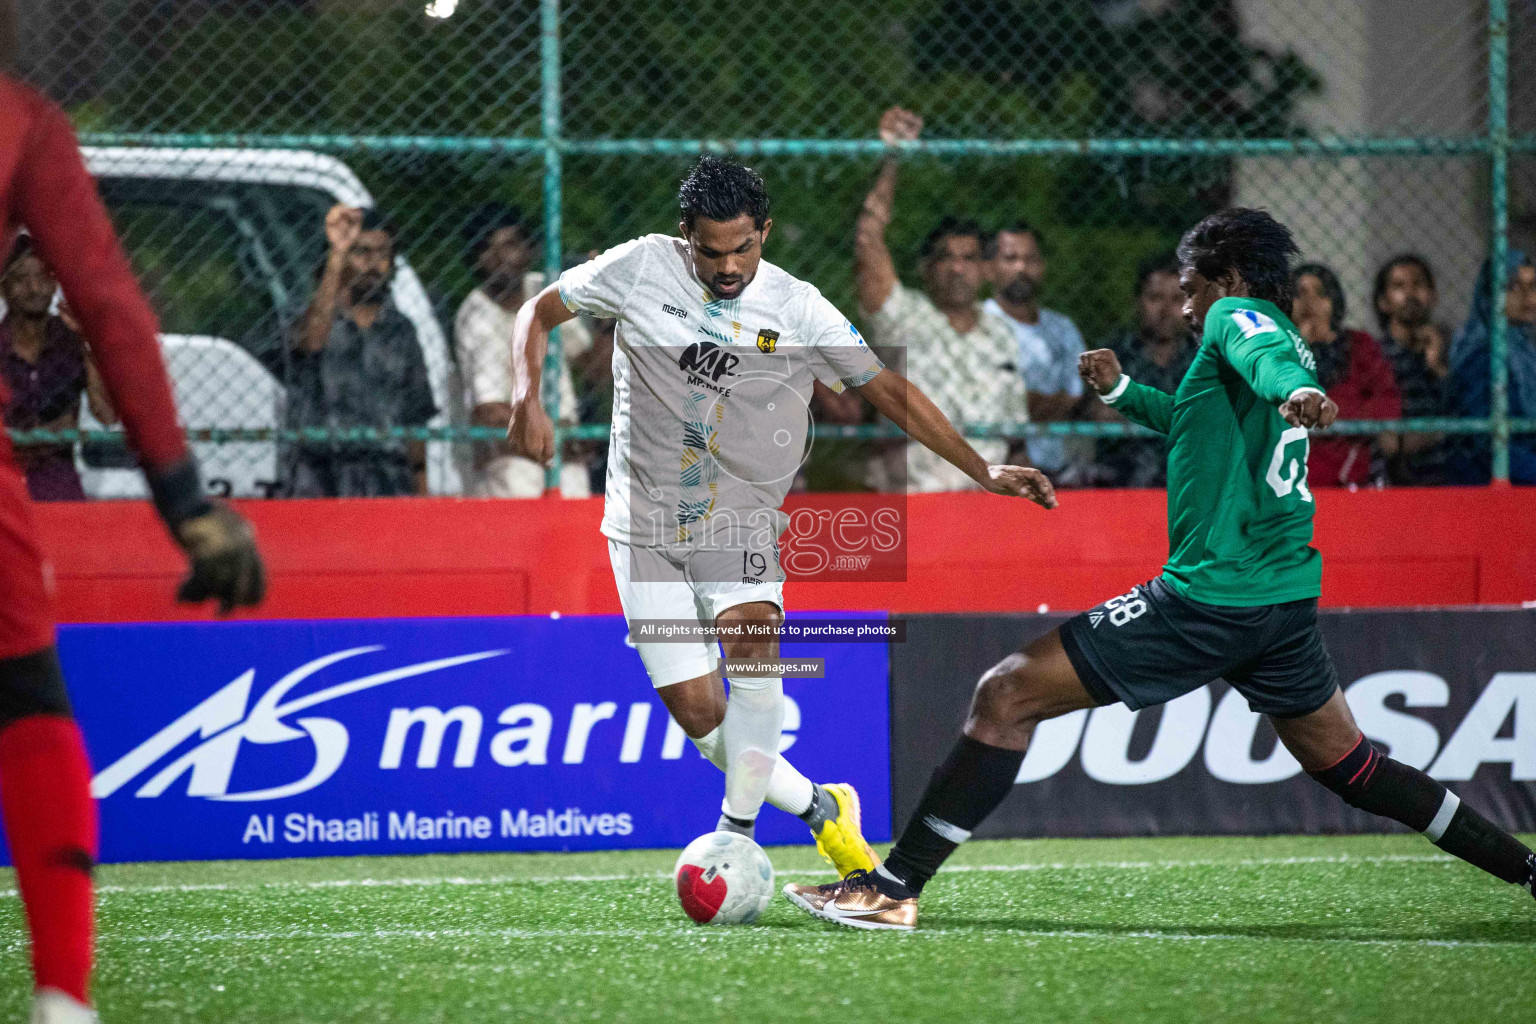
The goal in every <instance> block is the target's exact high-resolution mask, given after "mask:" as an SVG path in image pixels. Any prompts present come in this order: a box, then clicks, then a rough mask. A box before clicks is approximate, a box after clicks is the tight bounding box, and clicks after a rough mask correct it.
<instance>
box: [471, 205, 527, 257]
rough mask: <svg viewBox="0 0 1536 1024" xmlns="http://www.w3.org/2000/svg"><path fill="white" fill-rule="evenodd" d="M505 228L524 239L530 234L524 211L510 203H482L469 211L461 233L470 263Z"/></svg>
mask: <svg viewBox="0 0 1536 1024" xmlns="http://www.w3.org/2000/svg"><path fill="white" fill-rule="evenodd" d="M503 228H512V229H514V230H515V231H517V233H518V234H519V235H521V236H522V237H523V238H524V239H527V238H528V237H529V235H528V222H527V220H526V218H525V217H524V216H523V211H522V210H521V209H520V208H519V207H516V206H512V205H510V204H508V203H481V204H480V205H479V206H477V207H475V208H474V209H473V210H471V211H469V216H467V217H465V218H464V226H463V227H462V228H460V229H459V235H460V236H461V237H462V238H463V239H464V256H465V259H467V260H468V261H469V262H470V263H474V262H475V261H476V260H478V259H479V258H480V254H481V253H482V252H484V251H485V247H486V246H488V245H490V244H491V236H492V235H494V234H495V233H496V232H498V231H500V230H502V229H503Z"/></svg>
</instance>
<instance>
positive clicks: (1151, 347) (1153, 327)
mask: <svg viewBox="0 0 1536 1024" xmlns="http://www.w3.org/2000/svg"><path fill="white" fill-rule="evenodd" d="M1199 347H1200V344H1199V342H1198V341H1197V340H1196V338H1195V336H1194V333H1193V332H1191V331H1190V329H1189V324H1188V322H1186V321H1185V319H1184V291H1183V289H1181V288H1180V287H1179V264H1178V261H1177V260H1176V259H1175V258H1174V256H1173V254H1172V253H1169V254H1168V255H1166V256H1159V257H1154V258H1152V259H1149V260H1144V261H1143V262H1142V264H1141V266H1140V267H1139V268H1137V271H1136V326H1135V327H1134V328H1131V329H1129V330H1124V331H1120V332H1119V333H1117V334H1113V335H1111V336H1110V337H1108V338H1106V339H1104V343H1103V344H1102V345H1101V346H1100V348H1107V349H1110V350H1111V351H1113V352H1114V353H1115V355H1116V356H1117V357H1118V358H1119V360H1120V367H1121V369H1122V370H1123V371H1124V372H1125V373H1126V374H1128V375H1129V376H1130V378H1131V379H1132V380H1134V381H1139V382H1140V383H1142V384H1148V385H1151V386H1152V387H1155V388H1157V389H1158V390H1159V391H1164V392H1167V393H1168V394H1170V395H1171V394H1173V393H1174V392H1175V391H1177V390H1178V388H1179V382H1180V381H1182V380H1183V379H1184V374H1185V373H1186V372H1188V370H1189V364H1190V363H1191V362H1193V361H1194V358H1195V352H1196V351H1197V350H1198V349H1199ZM1100 404H1103V403H1100ZM1105 408H1106V409H1107V408H1109V406H1107V405H1106V406H1105ZM1120 418H1121V417H1120V416H1119V415H1118V414H1117V415H1116V416H1115V419H1117V420H1119V419H1120ZM1098 464H1099V473H1100V482H1101V483H1103V484H1105V485H1106V486H1109V487H1165V486H1167V483H1168V456H1167V453H1166V451H1165V449H1164V445H1163V440H1162V439H1161V438H1155V437H1154V438H1146V439H1143V438H1125V439H1120V440H1103V441H1100V442H1099V455H1098Z"/></svg>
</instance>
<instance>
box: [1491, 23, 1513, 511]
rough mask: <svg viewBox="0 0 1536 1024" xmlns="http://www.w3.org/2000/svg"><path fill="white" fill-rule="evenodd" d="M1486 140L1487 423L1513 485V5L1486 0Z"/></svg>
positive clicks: (1498, 468) (1497, 468)
mask: <svg viewBox="0 0 1536 1024" xmlns="http://www.w3.org/2000/svg"><path fill="white" fill-rule="evenodd" d="M1488 141H1489V148H1490V153H1491V155H1492V157H1493V176H1492V179H1493V180H1492V188H1491V191H1492V196H1491V197H1490V198H1491V199H1492V201H1493V202H1492V206H1493V224H1492V229H1493V255H1492V264H1493V265H1492V267H1491V268H1490V269H1491V270H1492V273H1491V274H1489V275H1488V276H1489V281H1490V284H1489V287H1490V288H1492V289H1493V295H1492V296H1490V298H1492V300H1493V323H1492V324H1490V325H1489V326H1490V330H1489V345H1488V348H1489V358H1490V360H1491V361H1492V365H1491V367H1490V368H1489V371H1490V378H1489V381H1490V385H1491V389H1490V397H1491V399H1492V401H1491V403H1490V408H1489V411H1488V412H1489V419H1490V420H1491V426H1492V428H1493V479H1494V481H1495V482H1496V483H1500V482H1502V483H1508V482H1509V349H1508V332H1507V330H1506V324H1505V321H1504V289H1505V288H1506V287H1507V285H1508V281H1507V277H1508V274H1507V270H1506V267H1505V259H1506V257H1507V254H1508V252H1509V3H1508V0H1488Z"/></svg>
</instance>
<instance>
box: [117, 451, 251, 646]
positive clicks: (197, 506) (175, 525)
mask: <svg viewBox="0 0 1536 1024" xmlns="http://www.w3.org/2000/svg"><path fill="white" fill-rule="evenodd" d="M145 475H146V477H147V478H148V480H149V489H150V493H151V494H153V495H154V499H155V508H156V509H157V510H158V511H159V513H160V518H162V519H164V520H165V525H166V526H167V527H169V528H170V531H171V536H172V537H174V538H176V543H178V544H180V545H181V548H182V550H183V551H185V552H186V553H187V557H188V558H189V559H190V560H191V562H192V571H191V572H190V573H189V574H188V575H187V578H186V579H185V580H183V581H182V584H181V587H180V588H179V589H178V590H177V591H176V599H177V600H178V601H188V602H197V601H206V600H208V599H209V598H217V599H218V602H219V614H221V615H228V614H229V613H230V612H231V611H232V610H233V609H235V608H236V607H239V606H241V605H256V604H260V603H261V599H262V598H263V597H265V596H266V593H267V574H266V570H265V569H264V568H263V567H262V564H261V554H260V553H259V552H258V551H257V550H256V534H255V533H254V532H253V531H252V530H251V525H250V524H249V523H247V522H246V521H245V519H244V518H242V517H241V515H240V514H239V513H238V512H236V511H235V510H234V509H232V508H230V507H229V506H227V505H224V504H222V503H215V502H214V501H212V500H211V499H209V497H208V496H207V495H206V494H204V493H203V486H202V482H201V480H200V479H199V477H198V472H197V463H196V462H195V461H194V460H193V459H192V457H191V456H188V457H187V458H186V460H184V461H182V462H179V463H177V464H176V465H175V466H172V467H171V468H170V469H167V470H163V471H161V472H159V473H146V474H145Z"/></svg>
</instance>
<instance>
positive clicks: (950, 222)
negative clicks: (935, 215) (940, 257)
mask: <svg viewBox="0 0 1536 1024" xmlns="http://www.w3.org/2000/svg"><path fill="white" fill-rule="evenodd" d="M946 238H974V239H976V241H977V243H978V244H980V243H981V242H982V231H981V225H980V224H978V223H976V222H975V221H974V220H961V219H960V218H959V217H952V216H950V215H949V214H945V215H944V216H943V217H941V218H939V222H938V223H937V224H935V225H934V226H933V230H932V231H930V232H928V234H927V235H925V236H924V237H923V243H922V244H921V245H920V246H918V248H917V255H918V256H919V257H921V258H922V259H925V260H926V259H931V258H932V257H933V256H934V255H935V254H936V253H937V252H938V251H939V243H940V242H942V241H944V239H946Z"/></svg>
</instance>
